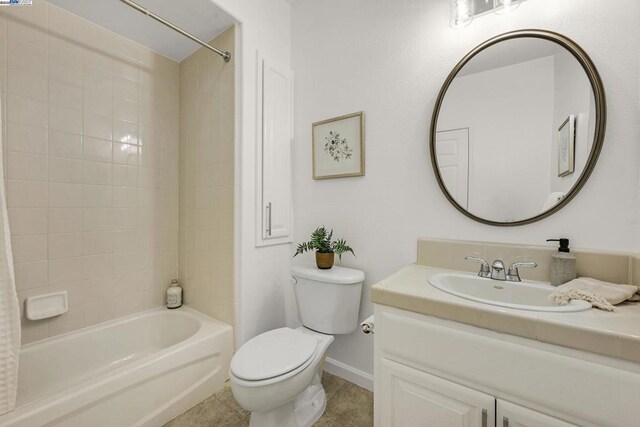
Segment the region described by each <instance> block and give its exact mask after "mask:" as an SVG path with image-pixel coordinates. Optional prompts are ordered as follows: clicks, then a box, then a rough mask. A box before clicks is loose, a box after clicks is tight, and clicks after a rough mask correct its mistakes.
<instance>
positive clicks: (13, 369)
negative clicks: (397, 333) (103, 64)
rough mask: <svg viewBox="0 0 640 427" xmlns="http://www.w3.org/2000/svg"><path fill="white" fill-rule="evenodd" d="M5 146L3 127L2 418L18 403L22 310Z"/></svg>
mask: <svg viewBox="0 0 640 427" xmlns="http://www.w3.org/2000/svg"><path fill="white" fill-rule="evenodd" d="M1 115H2V111H1V110H0V116H1ZM3 143H4V142H3V141H2V129H1V128H0V178H1V181H0V415H1V414H4V413H5V412H9V411H11V410H13V408H14V407H15V404H16V394H17V390H18V356H19V353H20V309H19V306H18V297H17V295H16V281H15V275H14V272H13V255H12V253H11V234H10V233H9V218H8V214H7V199H6V194H5V188H4V154H5V153H4V146H3Z"/></svg>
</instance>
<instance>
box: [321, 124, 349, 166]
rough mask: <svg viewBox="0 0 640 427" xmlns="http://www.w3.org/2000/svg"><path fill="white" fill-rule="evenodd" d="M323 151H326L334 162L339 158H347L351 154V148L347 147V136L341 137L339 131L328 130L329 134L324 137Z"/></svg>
mask: <svg viewBox="0 0 640 427" xmlns="http://www.w3.org/2000/svg"><path fill="white" fill-rule="evenodd" d="M324 139H325V140H326V141H327V142H325V143H324V152H325V153H327V154H328V155H329V156H330V157H331V158H332V159H333V161H335V162H339V161H340V159H344V160H349V159H350V158H351V155H352V154H353V148H351V147H349V143H348V142H347V138H342V137H341V136H340V133H338V132H334V131H330V132H329V136H327V137H325V138H324Z"/></svg>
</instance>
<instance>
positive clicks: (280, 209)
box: [256, 55, 293, 246]
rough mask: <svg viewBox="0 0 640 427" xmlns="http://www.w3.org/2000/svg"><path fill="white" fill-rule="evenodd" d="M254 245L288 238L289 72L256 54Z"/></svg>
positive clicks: (272, 242)
mask: <svg viewBox="0 0 640 427" xmlns="http://www.w3.org/2000/svg"><path fill="white" fill-rule="evenodd" d="M257 74H258V86H259V88H258V94H259V99H258V100H257V110H258V111H257V117H258V121H259V123H258V129H260V132H259V136H258V149H257V158H258V159H257V160H258V161H257V171H256V172H257V174H256V176H257V181H258V182H257V183H256V186H257V189H258V191H257V198H258V200H257V206H258V207H259V211H258V212H256V217H257V221H256V222H257V227H256V229H257V233H256V245H257V246H266V245H273V244H280V243H289V242H291V241H292V240H291V239H292V232H291V225H292V216H293V215H292V201H291V199H292V197H291V191H292V188H291V187H292V185H291V179H292V163H291V162H292V156H291V148H292V144H291V141H292V92H293V89H292V85H293V79H292V73H291V71H290V70H289V69H288V68H285V67H283V66H281V65H279V64H277V63H275V62H273V61H271V60H269V59H266V58H263V57H261V56H260V55H258V71H257Z"/></svg>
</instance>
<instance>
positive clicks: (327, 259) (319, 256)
mask: <svg viewBox="0 0 640 427" xmlns="http://www.w3.org/2000/svg"><path fill="white" fill-rule="evenodd" d="M332 237H333V229H332V230H331V231H327V229H326V228H325V227H324V226H322V227H318V228H316V231H314V232H313V233H311V240H309V241H308V242H302V243H300V244H299V245H298V249H296V253H295V254H293V256H294V257H295V256H296V255H300V254H303V253H305V252H307V251H316V265H317V266H318V268H320V269H322V270H328V269H330V268H331V267H333V261H334V255H335V254H338V257H339V258H340V260H342V254H343V253H345V252H351V254H352V255H354V256H355V253H354V252H353V249H351V247H350V246H349V245H347V241H346V240H344V239H337V240H335V241H334V240H331V238H332Z"/></svg>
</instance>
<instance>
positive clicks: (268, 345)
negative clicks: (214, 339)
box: [231, 328, 318, 381]
mask: <svg viewBox="0 0 640 427" xmlns="http://www.w3.org/2000/svg"><path fill="white" fill-rule="evenodd" d="M317 346H318V339H316V338H315V337H314V336H313V335H309V334H305V333H303V332H300V331H297V330H294V329H290V328H279V329H274V330H272V331H269V332H265V333H263V334H261V335H258V336H257V337H254V338H252V339H251V340H249V341H248V342H246V343H245V344H244V345H243V346H242V347H240V349H239V350H238V351H237V352H236V354H235V355H234V357H233V359H232V361H231V373H232V374H233V375H234V376H236V377H237V378H239V379H242V380H246V381H262V380H267V379H270V378H275V377H280V376H283V375H286V374H288V373H290V372H292V371H294V370H296V369H298V368H299V367H301V366H302V365H304V364H306V363H307V362H309V361H310V360H311V359H312V357H313V356H314V355H315V353H316V348H317Z"/></svg>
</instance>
